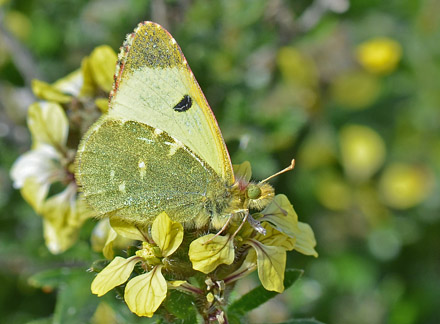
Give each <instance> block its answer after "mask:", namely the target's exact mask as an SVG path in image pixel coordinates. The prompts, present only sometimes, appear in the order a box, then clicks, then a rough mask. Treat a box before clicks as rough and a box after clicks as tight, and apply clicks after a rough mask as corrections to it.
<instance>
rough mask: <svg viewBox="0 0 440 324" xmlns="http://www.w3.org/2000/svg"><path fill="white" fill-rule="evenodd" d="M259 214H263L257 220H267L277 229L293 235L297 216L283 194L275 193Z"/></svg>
mask: <svg viewBox="0 0 440 324" xmlns="http://www.w3.org/2000/svg"><path fill="white" fill-rule="evenodd" d="M261 214H263V215H264V216H263V217H262V218H259V219H258V220H259V221H267V222H269V223H271V224H272V225H274V226H275V228H276V229H277V230H278V231H280V232H282V233H284V234H286V235H288V236H290V237H295V231H297V227H298V226H297V224H298V216H297V214H296V212H295V210H294V209H293V206H292V205H291V204H290V201H289V199H288V198H287V197H286V196H285V195H276V196H275V198H274V199H273V201H272V202H271V203H270V204H269V205H268V206H267V207H266V208H265V209H264V210H263V211H262V212H261Z"/></svg>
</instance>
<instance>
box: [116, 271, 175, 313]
mask: <svg viewBox="0 0 440 324" xmlns="http://www.w3.org/2000/svg"><path fill="white" fill-rule="evenodd" d="M162 267H163V266H161V265H160V266H156V267H154V268H153V270H151V271H150V272H147V273H145V274H142V275H140V276H137V277H135V278H133V279H131V280H130V281H129V282H128V284H127V286H126V287H125V293H124V299H125V302H126V303H127V306H128V308H130V310H131V311H132V312H133V313H135V314H136V315H138V316H147V317H151V316H153V314H154V312H155V311H156V310H157V309H158V308H159V306H160V304H162V302H163V300H164V299H165V297H166V295H167V282H166V280H165V278H164V277H163V275H162V272H161V270H162Z"/></svg>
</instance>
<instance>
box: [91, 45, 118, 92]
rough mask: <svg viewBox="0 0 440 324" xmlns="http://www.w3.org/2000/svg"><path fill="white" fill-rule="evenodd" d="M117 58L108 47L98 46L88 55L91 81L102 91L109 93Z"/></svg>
mask: <svg viewBox="0 0 440 324" xmlns="http://www.w3.org/2000/svg"><path fill="white" fill-rule="evenodd" d="M117 59H118V56H117V55H116V53H115V51H113V49H112V48H111V47H110V46H107V45H102V46H98V47H97V48H95V49H94V50H93V52H92V53H91V54H90V59H89V64H90V69H91V72H92V76H93V80H94V81H95V82H96V84H97V85H98V86H99V87H100V88H101V89H102V90H104V91H106V92H110V90H111V89H112V85H113V75H114V74H115V66H116V61H117Z"/></svg>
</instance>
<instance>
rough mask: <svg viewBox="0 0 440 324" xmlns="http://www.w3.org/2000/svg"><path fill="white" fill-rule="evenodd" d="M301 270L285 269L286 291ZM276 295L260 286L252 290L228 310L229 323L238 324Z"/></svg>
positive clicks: (301, 272)
mask: <svg viewBox="0 0 440 324" xmlns="http://www.w3.org/2000/svg"><path fill="white" fill-rule="evenodd" d="M302 274H303V270H298V269H286V272H285V274H284V287H285V288H286V289H287V288H289V287H290V286H292V285H293V284H294V283H295V281H296V280H298V279H299V277H301V275H302ZM277 295H278V293H276V292H274V291H268V290H266V289H265V288H264V287H263V286H262V285H260V286H258V287H256V288H254V289H252V290H251V291H250V292H248V293H247V294H245V295H243V296H242V297H241V298H240V299H238V300H236V301H235V302H234V303H232V305H231V306H230V307H229V308H228V317H229V320H230V322H231V323H240V318H241V317H242V316H243V315H244V314H246V313H248V312H250V311H251V310H253V309H255V308H257V307H259V306H260V305H262V304H264V303H265V302H267V301H268V300H269V299H271V298H273V297H275V296H277Z"/></svg>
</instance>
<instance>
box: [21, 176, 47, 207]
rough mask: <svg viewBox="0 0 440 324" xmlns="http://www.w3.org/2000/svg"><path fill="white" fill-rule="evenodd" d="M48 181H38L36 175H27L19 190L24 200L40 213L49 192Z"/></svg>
mask: <svg viewBox="0 0 440 324" xmlns="http://www.w3.org/2000/svg"><path fill="white" fill-rule="evenodd" d="M49 187H50V183H48V182H43V183H41V182H39V181H38V179H37V177H28V178H27V179H26V180H25V181H24V184H23V186H22V188H21V190H20V192H21V195H22V196H23V198H24V200H26V202H27V203H28V204H29V205H30V206H31V207H32V208H33V209H34V210H35V212H36V213H37V214H39V213H41V208H42V206H43V202H44V200H45V199H46V197H47V194H48V193H49Z"/></svg>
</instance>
